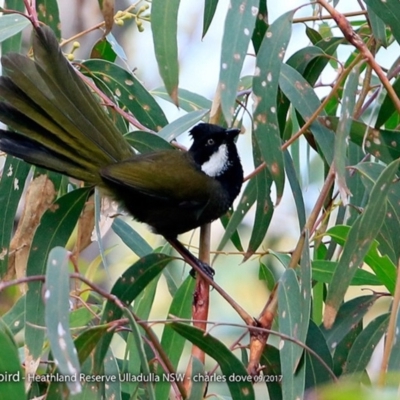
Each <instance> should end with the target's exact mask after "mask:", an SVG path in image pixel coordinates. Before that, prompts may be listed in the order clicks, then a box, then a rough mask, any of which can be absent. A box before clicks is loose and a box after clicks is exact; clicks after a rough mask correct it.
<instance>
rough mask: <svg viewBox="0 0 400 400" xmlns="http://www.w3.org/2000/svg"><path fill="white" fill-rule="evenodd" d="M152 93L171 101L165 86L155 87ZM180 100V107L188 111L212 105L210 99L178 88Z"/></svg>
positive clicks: (208, 107) (207, 107)
mask: <svg viewBox="0 0 400 400" xmlns="http://www.w3.org/2000/svg"><path fill="white" fill-rule="evenodd" d="M150 93H151V94H153V95H154V96H158V97H160V98H161V99H163V100H166V101H171V98H170V97H169V96H168V93H167V91H166V90H165V88H164V87H159V88H157V89H154V90H152V91H151V92H150ZM178 101H179V108H182V110H184V111H186V112H190V111H196V110H202V109H210V108H211V105H212V102H211V101H210V100H208V99H206V98H205V97H203V96H201V95H199V94H197V93H194V92H191V91H189V90H186V89H178Z"/></svg>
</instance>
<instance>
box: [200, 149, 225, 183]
mask: <svg viewBox="0 0 400 400" xmlns="http://www.w3.org/2000/svg"><path fill="white" fill-rule="evenodd" d="M227 167H228V149H227V147H226V144H221V146H219V148H218V150H217V151H216V152H215V153H214V154H213V155H212V156H211V157H210V159H209V160H208V161H206V162H205V163H204V164H203V165H202V166H201V170H202V171H203V172H204V173H205V174H207V175H208V176H211V177H212V178H214V177H215V176H218V175H221V174H222V173H223V172H224V171H225V170H226V168H227Z"/></svg>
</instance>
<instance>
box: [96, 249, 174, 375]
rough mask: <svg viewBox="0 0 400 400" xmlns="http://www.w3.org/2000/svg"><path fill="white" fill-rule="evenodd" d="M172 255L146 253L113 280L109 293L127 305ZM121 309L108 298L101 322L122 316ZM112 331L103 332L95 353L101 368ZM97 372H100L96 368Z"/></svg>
mask: <svg viewBox="0 0 400 400" xmlns="http://www.w3.org/2000/svg"><path fill="white" fill-rule="evenodd" d="M171 260H173V257H171V256H167V255H166V254H161V253H152V254H148V255H147V256H145V257H142V258H141V259H140V260H139V261H137V262H136V263H134V264H133V265H132V266H131V267H129V268H128V269H127V270H126V271H125V272H124V273H123V274H122V276H121V277H120V278H119V279H118V280H117V282H115V284H114V286H113V288H112V290H111V294H112V295H113V296H115V297H116V298H118V299H119V300H120V301H121V302H122V304H124V305H125V306H129V304H131V303H132V301H133V300H135V298H136V297H137V296H138V295H139V294H140V293H141V292H142V290H143V289H144V288H145V287H146V286H147V285H148V284H149V283H150V282H151V281H152V280H153V279H154V278H156V277H157V275H159V274H160V273H161V271H162V270H163V269H164V268H165V267H166V266H167V264H168V263H169V262H170V261H171ZM122 314H123V310H122V309H121V308H120V307H118V306H117V305H116V304H115V303H114V302H113V301H111V300H108V301H107V303H106V305H105V307H104V311H103V315H102V318H101V323H102V324H106V323H108V322H111V321H115V320H118V319H120V318H121V317H122ZM113 334H114V332H113V331H110V332H108V333H107V334H105V335H104V336H103V338H102V340H101V341H100V342H99V345H98V347H97V348H96V353H95V363H94V364H95V366H96V368H97V369H99V368H101V365H102V361H103V359H104V357H105V355H106V353H107V349H108V347H109V345H110V342H111V339H112V337H113ZM97 372H101V371H100V370H98V371H97Z"/></svg>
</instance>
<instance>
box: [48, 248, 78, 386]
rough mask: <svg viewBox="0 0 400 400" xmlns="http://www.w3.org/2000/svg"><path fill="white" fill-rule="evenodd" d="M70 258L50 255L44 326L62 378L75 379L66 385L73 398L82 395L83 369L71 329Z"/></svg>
mask: <svg viewBox="0 0 400 400" xmlns="http://www.w3.org/2000/svg"><path fill="white" fill-rule="evenodd" d="M68 262H69V254H68V251H67V250H65V249H64V248H62V247H55V248H54V249H53V250H51V251H50V253H49V259H48V262H47V270H46V291H45V293H44V299H45V323H46V331H47V335H48V338H49V341H50V348H51V352H52V354H53V357H54V361H55V362H56V364H57V367H58V369H59V371H60V373H61V374H63V375H67V376H71V377H75V380H71V381H68V382H67V386H68V388H69V390H70V393H71V394H76V393H80V392H81V391H82V387H81V384H80V380H79V379H78V377H79V373H80V365H79V360H78V356H77V352H76V348H75V346H74V343H73V341H72V337H71V331H70V327H69V271H68Z"/></svg>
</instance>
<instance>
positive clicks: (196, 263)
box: [166, 238, 215, 279]
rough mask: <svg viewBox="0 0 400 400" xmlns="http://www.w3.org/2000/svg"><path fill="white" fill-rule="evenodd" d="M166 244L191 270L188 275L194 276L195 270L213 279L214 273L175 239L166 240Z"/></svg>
mask: <svg viewBox="0 0 400 400" xmlns="http://www.w3.org/2000/svg"><path fill="white" fill-rule="evenodd" d="M166 239H167V241H168V243H169V244H170V245H171V246H172V247H173V248H174V249H175V250H176V251H177V252H178V253H179V254H180V255H181V256H182V257H183V259H184V260H185V261H186V262H187V263H188V264H189V265H190V266H191V267H192V268H193V269H192V270H191V271H190V275H192V276H194V273H195V270H196V269H199V270H201V271H203V272H204V273H205V274H206V275H207V276H209V277H210V278H211V279H213V276H214V274H215V271H214V270H213V269H212V268H211V267H210V266H209V265H208V264H207V263H205V262H203V261H201V260H199V259H198V258H197V257H195V256H194V255H193V254H192V253H191V252H190V251H189V250H188V249H187V248H186V247H185V246H184V245H183V244H182V243H181V242H180V241H179V240H178V239H177V238H172V239H171V238H166Z"/></svg>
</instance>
